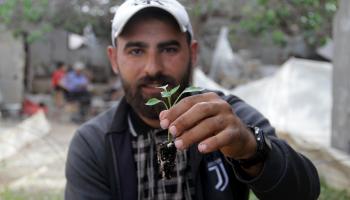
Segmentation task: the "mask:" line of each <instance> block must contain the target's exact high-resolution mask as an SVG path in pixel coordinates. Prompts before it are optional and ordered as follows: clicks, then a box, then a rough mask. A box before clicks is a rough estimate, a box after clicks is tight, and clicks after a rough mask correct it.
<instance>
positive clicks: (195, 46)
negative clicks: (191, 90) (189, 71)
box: [190, 40, 198, 67]
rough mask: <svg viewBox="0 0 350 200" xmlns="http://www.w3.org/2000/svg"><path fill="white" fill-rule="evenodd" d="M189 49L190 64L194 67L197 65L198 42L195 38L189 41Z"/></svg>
mask: <svg viewBox="0 0 350 200" xmlns="http://www.w3.org/2000/svg"><path fill="white" fill-rule="evenodd" d="M190 51H191V59H192V60H191V61H192V66H193V67H194V66H196V65H197V56H198V42H197V41H196V40H193V41H192V42H191V47H190Z"/></svg>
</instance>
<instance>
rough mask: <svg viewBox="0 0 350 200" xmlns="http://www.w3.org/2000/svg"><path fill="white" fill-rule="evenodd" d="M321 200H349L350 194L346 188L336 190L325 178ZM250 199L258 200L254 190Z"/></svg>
mask: <svg viewBox="0 0 350 200" xmlns="http://www.w3.org/2000/svg"><path fill="white" fill-rule="evenodd" d="M318 199H319V200H347V199H350V196H349V195H348V194H347V192H346V191H345V190H341V191H340V190H336V189H334V188H331V187H330V186H328V185H327V184H326V182H325V181H324V180H321V193H320V196H319V198H318ZM249 200H258V198H257V197H256V196H255V195H254V193H253V192H250V196H249Z"/></svg>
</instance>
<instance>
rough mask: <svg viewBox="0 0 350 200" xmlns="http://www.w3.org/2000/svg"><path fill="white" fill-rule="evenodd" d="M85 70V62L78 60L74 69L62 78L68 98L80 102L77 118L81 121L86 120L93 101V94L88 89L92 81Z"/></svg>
mask: <svg viewBox="0 0 350 200" xmlns="http://www.w3.org/2000/svg"><path fill="white" fill-rule="evenodd" d="M83 70H84V64H83V63H81V62H77V63H75V64H74V65H73V70H72V71H70V72H68V73H67V74H66V75H65V77H64V78H63V79H62V86H63V88H64V89H65V97H66V100H67V101H68V102H78V103H79V114H78V116H77V117H76V118H75V119H76V120H79V121H84V119H85V117H86V115H87V111H88V109H89V106H90V101H91V94H90V92H89V90H88V87H89V83H90V82H89V79H88V78H87V77H86V75H85V74H84V73H83ZM75 119H73V120H75Z"/></svg>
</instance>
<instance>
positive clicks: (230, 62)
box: [209, 27, 243, 81]
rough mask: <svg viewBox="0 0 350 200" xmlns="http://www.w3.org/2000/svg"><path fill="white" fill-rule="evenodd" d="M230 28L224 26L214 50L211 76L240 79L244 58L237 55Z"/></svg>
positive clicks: (212, 77)
mask: <svg viewBox="0 0 350 200" xmlns="http://www.w3.org/2000/svg"><path fill="white" fill-rule="evenodd" d="M228 33H229V31H228V28H227V27H222V28H221V30H220V34H219V38H218V40H217V42H216V47H215V50H214V55H213V61H212V66H211V69H210V73H209V77H210V78H211V79H213V80H217V81H221V80H220V79H225V78H226V77H227V76H228V77H229V78H230V79H234V80H238V79H239V77H240V75H241V73H242V68H243V61H242V59H241V58H240V57H239V56H237V55H236V54H235V53H234V52H233V50H232V48H231V44H230V41H229V40H228Z"/></svg>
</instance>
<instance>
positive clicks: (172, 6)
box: [112, 0, 193, 46]
mask: <svg viewBox="0 0 350 200" xmlns="http://www.w3.org/2000/svg"><path fill="white" fill-rule="evenodd" d="M151 7H153V8H160V9H162V10H164V11H166V12H168V13H169V14H171V15H172V16H173V17H174V18H175V19H176V21H177V23H178V24H179V27H180V30H181V31H182V32H188V33H189V34H190V36H191V39H192V38H193V30H192V25H191V21H190V18H189V16H188V14H187V11H186V9H185V8H184V7H183V6H182V5H181V4H180V3H179V2H178V1H176V0H126V1H125V2H124V3H123V4H122V5H120V6H119V7H118V9H117V11H116V13H115V15H114V18H113V21H112V44H113V46H115V38H117V37H118V36H119V34H120V33H121V32H122V30H123V28H124V26H125V25H126V23H127V22H128V21H129V20H130V19H131V18H132V17H133V16H134V15H135V14H136V13H137V12H139V11H140V10H142V9H144V8H151Z"/></svg>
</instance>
